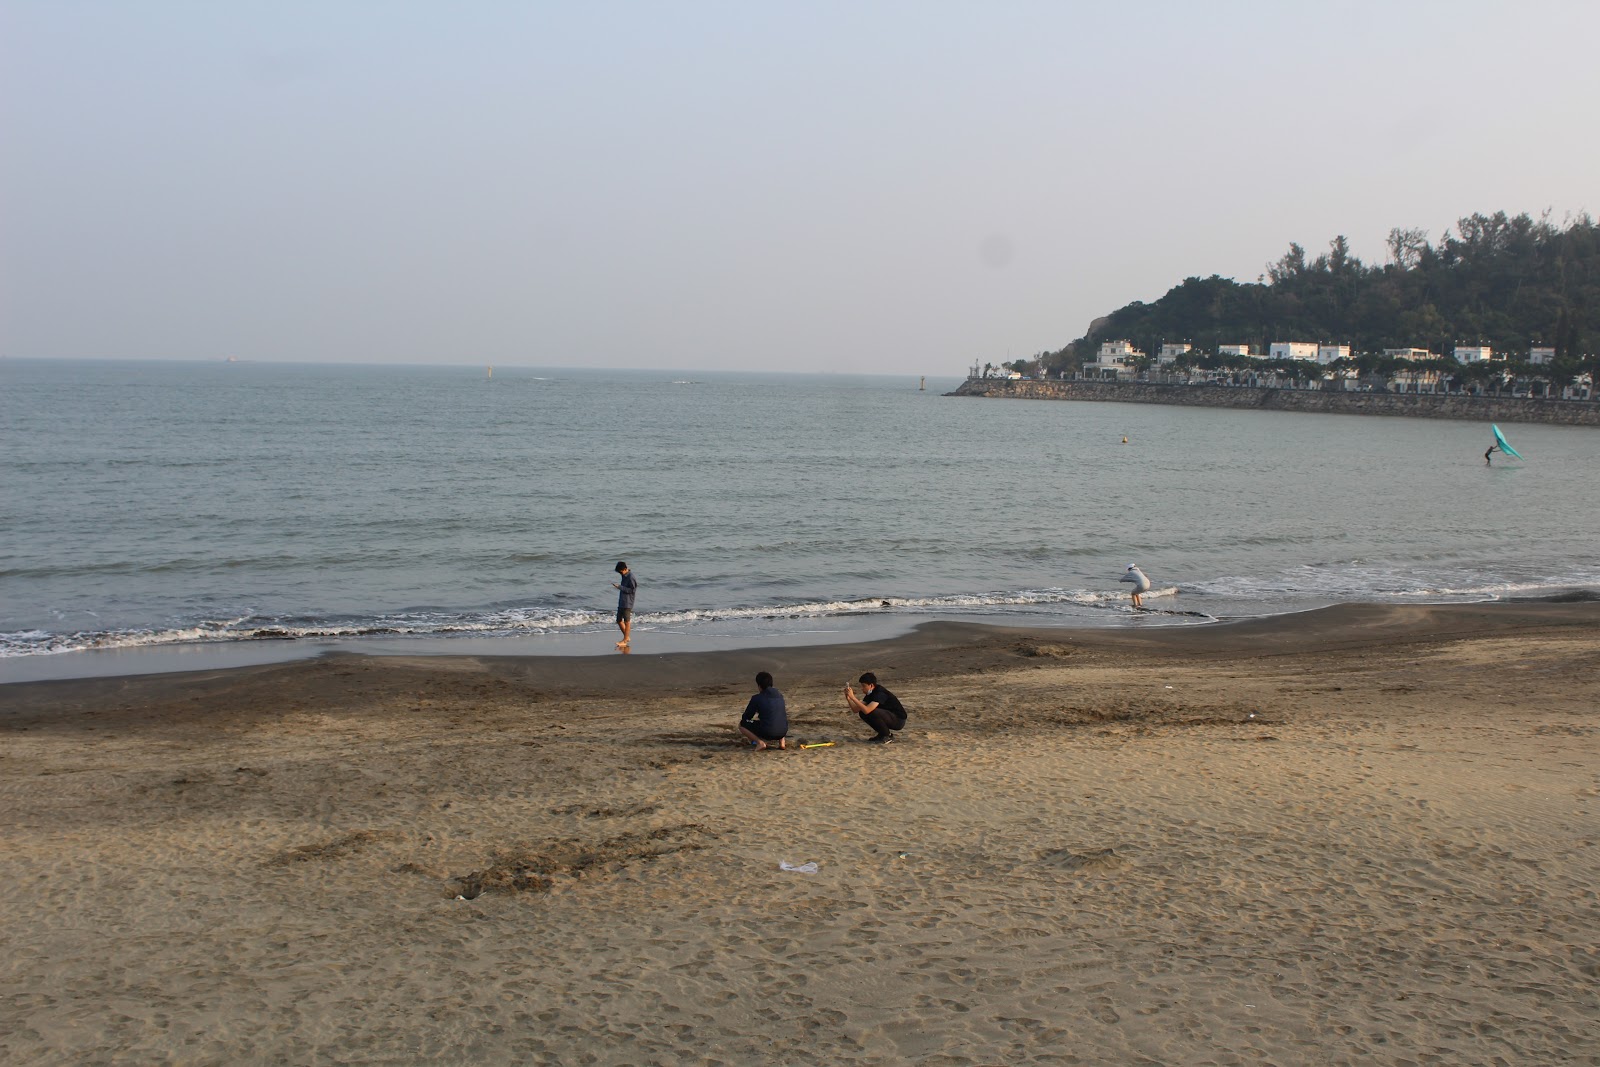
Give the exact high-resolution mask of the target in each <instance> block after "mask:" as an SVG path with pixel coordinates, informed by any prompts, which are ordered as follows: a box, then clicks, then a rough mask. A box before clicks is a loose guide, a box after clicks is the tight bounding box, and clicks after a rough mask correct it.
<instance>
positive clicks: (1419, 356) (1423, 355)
mask: <svg viewBox="0 0 1600 1067" xmlns="http://www.w3.org/2000/svg"><path fill="white" fill-rule="evenodd" d="M1383 354H1384V355H1386V356H1389V357H1391V358H1393V359H1416V360H1423V359H1438V358H1439V357H1438V356H1436V355H1434V354H1433V353H1432V352H1429V351H1428V350H1427V349H1426V348H1385V349H1384V350H1383Z"/></svg>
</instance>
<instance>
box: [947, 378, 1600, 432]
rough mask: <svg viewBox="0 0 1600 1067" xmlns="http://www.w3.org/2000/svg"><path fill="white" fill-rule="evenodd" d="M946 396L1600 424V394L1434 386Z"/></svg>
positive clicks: (1015, 383)
mask: <svg viewBox="0 0 1600 1067" xmlns="http://www.w3.org/2000/svg"><path fill="white" fill-rule="evenodd" d="M945 395H947V396H982V397H1000V398H1013V399H1026V400H1093V401H1102V402H1108V401H1109V402H1115V403H1121V404H1177V405H1181V406H1185V407H1206V408H1255V409H1259V410H1262V411H1316V412H1322V413H1323V414H1331V415H1405V416H1409V417H1411V418H1421V419H1466V420H1471V421H1474V422H1543V423H1552V424H1555V425H1559V426H1600V402H1596V401H1593V400H1547V399H1544V398H1533V397H1509V396H1444V395H1439V394H1429V393H1421V394H1418V393H1378V392H1372V393H1356V392H1346V391H1342V390H1333V389H1326V390H1324V389H1270V388H1263V387H1258V386H1247V385H1237V386H1234V385H1167V384H1165V383H1161V382H1095V381H1048V380H1043V381H1030V380H1025V379H1024V380H1018V379H1015V378H968V379H967V380H966V381H965V382H963V383H962V384H961V386H960V387H959V388H957V389H956V390H955V391H954V392H952V393H947V394H945Z"/></svg>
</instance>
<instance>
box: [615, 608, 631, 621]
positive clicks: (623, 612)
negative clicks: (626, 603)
mask: <svg viewBox="0 0 1600 1067" xmlns="http://www.w3.org/2000/svg"><path fill="white" fill-rule="evenodd" d="M617 621H618V622H632V621H633V609H632V608H618V609H617Z"/></svg>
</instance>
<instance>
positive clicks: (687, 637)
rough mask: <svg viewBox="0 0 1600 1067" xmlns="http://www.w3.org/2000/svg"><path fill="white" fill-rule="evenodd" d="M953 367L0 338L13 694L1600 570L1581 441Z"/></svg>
mask: <svg viewBox="0 0 1600 1067" xmlns="http://www.w3.org/2000/svg"><path fill="white" fill-rule="evenodd" d="M959 382H960V379H959V378H956V377H951V376H943V377H941V376H938V375H929V376H927V377H926V378H925V379H924V378H922V377H920V376H916V375H819V374H783V373H757V372H748V373H746V372H705V371H651V370H592V369H587V370H586V369H571V368H536V367H520V366H495V367H493V368H492V369H491V368H489V367H486V366H484V365H457V366H414V365H406V366H382V365H373V364H312V363H279V362H224V361H220V360H218V361H213V362H195V361H190V362H177V361H173V362H149V361H133V360H104V361H67V360H26V359H15V358H10V359H4V360H0V471H3V473H0V682H10V681H21V680H34V679H42V678H62V677H84V676H92V675H98V674H131V673H140V672H145V671H158V670H186V669H199V668H210V667H216V666H231V665H236V664H241V663H253V662H266V661H273V660H281V659H290V658H296V657H302V656H310V655H316V654H318V653H321V652H325V651H329V650H334V649H337V650H343V651H356V652H363V651H364V652H371V653H374V654H408V655H409V654H450V653H469V654H511V655H521V654H553V655H595V654H603V653H612V651H613V642H614V641H615V640H616V638H617V632H616V629H615V626H614V622H613V616H614V610H615V606H616V591H615V590H614V589H613V587H612V584H611V583H612V582H613V581H614V580H615V579H616V577H617V576H616V574H615V572H614V567H615V564H616V563H617V561H619V560H626V561H627V562H628V564H629V565H630V567H631V568H632V571H633V573H634V575H635V576H636V577H637V579H638V582H639V591H638V601H637V614H636V619H635V623H634V631H635V633H634V640H633V644H632V651H633V653H634V654H639V653H653V652H665V651H679V650H690V649H713V648H737V647H752V646H774V645H784V644H803V643H818V642H835V641H853V640H861V639H865V638H868V637H877V636H887V635H890V634H894V633H900V632H904V631H906V630H909V629H911V628H912V627H914V626H915V625H917V624H918V623H921V622H926V621H929V620H936V619H957V620H967V621H973V622H983V623H996V624H1008V625H1027V626H1072V627H1085V626H1088V627H1151V626H1204V625H1215V624H1216V623H1217V622H1218V621H1224V620H1229V619H1238V618H1244V617H1252V616H1263V615H1280V614H1287V613H1291V612H1300V611H1305V610H1308V609H1312V608H1316V607H1319V606H1323V605H1329V604H1337V603H1342V602H1350V601H1362V602H1374V603H1388V604H1394V603H1405V604H1426V603H1462V602H1482V601H1494V600H1499V599H1504V598H1516V597H1549V596H1589V595H1595V594H1596V593H1597V592H1600V503H1597V500H1600V498H1597V494H1596V493H1595V490H1594V484H1595V476H1596V471H1597V470H1600V431H1596V430H1595V429H1592V428H1580V427H1561V426H1547V425H1521V424H1518V425H1508V426H1502V427H1501V429H1502V430H1503V431H1504V432H1505V433H1506V435H1507V437H1508V438H1509V439H1510V441H1511V442H1512V444H1513V445H1514V446H1515V447H1516V448H1517V450H1518V451H1519V452H1521V453H1522V455H1523V456H1524V457H1525V459H1524V460H1523V461H1521V462H1519V461H1517V460H1514V459H1511V458H1510V457H1505V456H1500V455H1496V456H1495V457H1494V462H1493V464H1492V465H1486V464H1485V463H1484V456H1483V453H1484V449H1485V448H1487V447H1488V446H1489V445H1490V444H1492V443H1493V437H1492V435H1491V432H1490V428H1489V426H1488V424H1487V423H1478V422H1465V421H1448V420H1433V419H1406V418H1393V417H1376V416H1370V417H1369V416H1352V415H1316V414H1299V413H1284V412H1264V411H1239V410H1225V409H1210V408H1190V407H1163V406H1154V405H1138V404H1107V403H1073V402H1063V401H1045V400H1040V401H1033V400H987V399H977V398H957V397H950V396H946V395H944V394H945V393H947V392H948V391H950V390H951V389H953V388H955V387H956V385H958V384H959ZM1130 563H1136V564H1138V565H1139V566H1140V567H1141V568H1142V569H1143V570H1144V571H1145V573H1147V574H1148V575H1149V576H1150V577H1151V579H1152V581H1153V582H1154V585H1155V589H1154V591H1153V593H1152V594H1151V595H1150V596H1148V597H1147V598H1146V600H1145V604H1144V609H1143V610H1137V611H1136V610H1134V608H1133V606H1132V604H1131V601H1130V598H1129V595H1128V594H1129V589H1130V587H1129V586H1128V585H1126V584H1122V583H1120V582H1119V578H1120V577H1121V576H1122V574H1123V573H1124V571H1125V569H1126V567H1127V566H1128V565H1129V564H1130Z"/></svg>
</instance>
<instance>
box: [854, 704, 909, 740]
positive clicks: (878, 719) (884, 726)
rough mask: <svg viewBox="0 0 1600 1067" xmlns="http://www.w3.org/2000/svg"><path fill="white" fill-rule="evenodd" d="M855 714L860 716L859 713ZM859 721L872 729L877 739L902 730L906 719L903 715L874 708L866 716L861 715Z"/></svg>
mask: <svg viewBox="0 0 1600 1067" xmlns="http://www.w3.org/2000/svg"><path fill="white" fill-rule="evenodd" d="M856 714H857V715H860V714H861V713H860V712H856ZM861 721H862V722H864V723H866V724H867V725H868V726H870V727H872V729H873V730H874V731H876V732H877V735H878V736H879V737H883V736H884V735H886V734H887V733H888V732H889V731H890V730H900V729H903V728H904V727H905V725H906V717H905V716H904V715H896V714H895V713H894V712H892V711H889V710H888V709H886V708H875V709H873V710H872V711H870V712H868V713H867V714H865V715H861Z"/></svg>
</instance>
